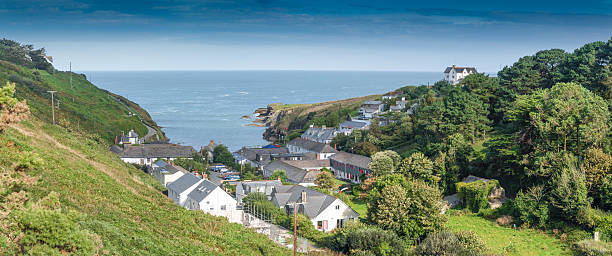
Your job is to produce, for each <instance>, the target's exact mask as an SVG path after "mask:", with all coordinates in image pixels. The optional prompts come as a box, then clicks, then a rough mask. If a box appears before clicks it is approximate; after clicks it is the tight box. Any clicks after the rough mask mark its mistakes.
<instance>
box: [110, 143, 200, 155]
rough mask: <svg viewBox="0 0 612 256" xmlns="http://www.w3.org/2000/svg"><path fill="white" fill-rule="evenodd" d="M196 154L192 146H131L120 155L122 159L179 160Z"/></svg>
mask: <svg viewBox="0 0 612 256" xmlns="http://www.w3.org/2000/svg"><path fill="white" fill-rule="evenodd" d="M193 153H196V151H195V149H193V147H191V146H181V145H177V144H142V145H130V146H126V147H125V149H124V150H123V151H122V152H120V153H119V157H121V158H178V157H191V156H192V155H193Z"/></svg>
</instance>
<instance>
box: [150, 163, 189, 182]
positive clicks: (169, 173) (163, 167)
mask: <svg viewBox="0 0 612 256" xmlns="http://www.w3.org/2000/svg"><path fill="white" fill-rule="evenodd" d="M152 169H153V170H152V174H153V176H154V177H155V178H156V179H157V180H158V181H159V183H161V184H162V185H164V187H167V186H168V184H170V183H172V182H174V181H176V180H178V179H179V178H180V177H182V176H183V175H185V174H187V173H189V172H188V171H187V170H185V169H184V168H183V167H180V166H174V165H171V164H169V163H166V162H164V161H163V160H157V162H155V163H153V168H152Z"/></svg>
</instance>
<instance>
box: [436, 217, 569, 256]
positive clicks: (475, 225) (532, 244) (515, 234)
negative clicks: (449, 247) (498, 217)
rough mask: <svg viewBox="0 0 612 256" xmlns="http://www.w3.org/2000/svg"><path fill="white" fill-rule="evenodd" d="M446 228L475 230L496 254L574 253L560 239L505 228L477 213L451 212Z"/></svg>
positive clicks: (542, 233)
mask: <svg viewBox="0 0 612 256" xmlns="http://www.w3.org/2000/svg"><path fill="white" fill-rule="evenodd" d="M448 215H449V216H448V217H449V218H448V222H447V224H446V225H447V227H448V228H450V229H451V230H453V231H463V230H472V231H474V232H475V233H476V234H477V235H478V236H479V237H480V238H482V239H483V240H484V241H485V242H486V243H487V246H488V247H489V248H490V249H491V250H492V252H493V253H495V254H500V255H571V252H570V249H569V248H567V247H566V245H565V244H564V243H562V242H561V241H559V239H556V238H554V237H553V236H550V235H548V234H546V233H544V232H543V231H539V230H535V229H513V228H509V227H502V226H499V225H497V224H496V223H495V222H493V221H491V220H487V219H485V218H482V217H479V216H477V215H474V214H464V215H461V216H460V215H459V213H458V212H455V211H451V212H450V213H449V214H448Z"/></svg>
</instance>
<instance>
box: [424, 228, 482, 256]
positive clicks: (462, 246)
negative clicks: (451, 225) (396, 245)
mask: <svg viewBox="0 0 612 256" xmlns="http://www.w3.org/2000/svg"><path fill="white" fill-rule="evenodd" d="M487 250H488V249H487V247H486V245H485V243H484V241H482V239H480V238H479V237H478V236H477V235H475V234H474V233H473V232H457V233H453V232H450V231H439V232H434V233H431V234H429V235H428V236H427V237H426V238H425V239H423V241H422V242H421V243H420V244H419V245H418V246H417V247H416V249H415V252H414V255H419V256H420V255H422V256H426V255H457V256H462V255H465V256H468V255H485V254H486V253H487Z"/></svg>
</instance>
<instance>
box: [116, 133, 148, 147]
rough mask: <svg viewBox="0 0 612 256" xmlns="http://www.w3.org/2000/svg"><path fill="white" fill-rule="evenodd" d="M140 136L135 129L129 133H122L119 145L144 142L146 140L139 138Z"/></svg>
mask: <svg viewBox="0 0 612 256" xmlns="http://www.w3.org/2000/svg"><path fill="white" fill-rule="evenodd" d="M122 133H123V132H122ZM138 136H139V135H138V133H136V132H135V131H134V130H130V131H129V132H128V134H127V135H125V134H122V135H121V139H120V140H119V145H123V144H141V143H143V142H144V141H143V140H141V139H139V138H138Z"/></svg>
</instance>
